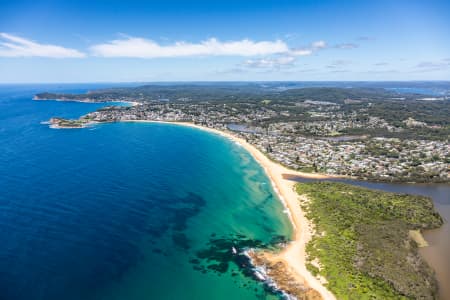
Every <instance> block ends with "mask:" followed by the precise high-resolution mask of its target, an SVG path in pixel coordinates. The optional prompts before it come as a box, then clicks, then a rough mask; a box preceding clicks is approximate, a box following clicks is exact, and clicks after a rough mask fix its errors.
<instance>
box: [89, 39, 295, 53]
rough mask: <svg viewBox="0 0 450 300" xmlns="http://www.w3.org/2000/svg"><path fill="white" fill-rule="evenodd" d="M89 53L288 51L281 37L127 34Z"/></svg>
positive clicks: (94, 48)
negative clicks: (177, 38) (171, 38)
mask: <svg viewBox="0 0 450 300" xmlns="http://www.w3.org/2000/svg"><path fill="white" fill-rule="evenodd" d="M91 51H92V54H93V55H96V56H103V57H136V58H160V57H183V56H184V57H186V56H257V55H270V54H276V53H284V52H288V51H289V48H288V46H287V44H286V43H285V42H283V41H281V40H276V41H273V42H272V41H261V42H254V41H251V40H248V39H244V40H240V41H228V42H221V41H219V40H217V39H215V38H211V39H208V40H205V41H202V42H200V43H188V42H176V43H174V44H171V45H160V44H158V43H157V42H155V41H152V40H147V39H143V38H135V37H129V38H126V39H119V40H113V41H110V42H108V43H105V44H99V45H94V46H92V47H91Z"/></svg>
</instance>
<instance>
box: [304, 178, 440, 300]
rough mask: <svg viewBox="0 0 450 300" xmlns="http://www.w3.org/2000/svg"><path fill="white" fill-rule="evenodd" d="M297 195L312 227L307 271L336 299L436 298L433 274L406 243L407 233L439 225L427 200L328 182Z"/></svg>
mask: <svg viewBox="0 0 450 300" xmlns="http://www.w3.org/2000/svg"><path fill="white" fill-rule="evenodd" d="M296 190H297V192H298V193H299V194H301V195H305V196H306V197H307V199H308V201H306V202H305V203H302V207H303V209H304V210H305V212H306V217H307V218H308V219H310V220H311V221H312V222H313V224H314V225H315V234H314V236H313V238H312V240H311V241H310V242H309V243H308V244H307V246H306V251H307V254H308V260H307V268H308V269H309V270H310V271H311V272H312V273H313V274H315V275H321V276H323V277H325V278H326V280H327V281H328V284H327V287H328V288H329V289H330V290H331V291H332V292H333V293H334V294H335V295H336V297H337V298H338V299H435V298H436V295H437V283H436V280H435V278H434V273H433V271H432V269H431V268H430V267H429V266H428V265H427V264H426V263H425V262H424V261H423V259H422V258H421V257H420V256H419V254H418V251H417V248H418V246H417V244H416V242H415V241H413V240H412V239H411V238H410V230H422V229H431V228H437V227H439V226H441V225H442V223H443V221H442V218H441V217H440V216H439V214H438V213H437V212H436V211H435V210H434V207H433V203H432V201H431V199H428V198H426V197H422V196H412V195H405V194H395V193H387V192H381V191H375V190H369V189H366V188H361V187H355V186H352V185H348V184H343V183H332V182H313V183H299V184H297V186H296Z"/></svg>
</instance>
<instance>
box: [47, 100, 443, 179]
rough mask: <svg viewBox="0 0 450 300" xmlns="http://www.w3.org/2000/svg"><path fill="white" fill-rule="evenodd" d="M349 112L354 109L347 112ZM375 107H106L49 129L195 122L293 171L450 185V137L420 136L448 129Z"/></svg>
mask: <svg viewBox="0 0 450 300" xmlns="http://www.w3.org/2000/svg"><path fill="white" fill-rule="evenodd" d="M84 100H86V99H84ZM88 100H89V99H88ZM127 100H129V99H127ZM447 101H448V100H447ZM348 105H350V106H351V105H353V106H354V107H356V108H355V109H352V110H349V109H348V108H346V107H347V106H348ZM373 105H374V104H373V103H372V102H367V101H366V102H363V101H360V100H355V99H345V100H344V101H342V102H341V103H339V102H337V103H336V101H335V102H330V101H323V100H321V101H319V100H305V101H301V102H294V103H271V100H268V99H267V100H262V101H260V102H257V103H255V102H251V101H239V99H238V100H236V101H233V102H224V101H218V102H214V101H200V102H198V101H192V100H190V99H188V98H186V97H184V98H178V99H176V100H175V101H170V100H169V99H162V100H161V99H158V100H155V101H141V102H137V103H136V102H135V103H133V105H131V106H125V107H123V106H107V107H104V108H101V109H99V110H97V111H95V112H92V113H88V114H87V115H85V116H82V117H81V118H80V119H78V120H66V119H62V118H52V119H51V120H50V123H51V126H53V127H66V128H67V127H75V128H78V127H85V126H89V125H92V124H95V123H103V122H120V121H138V120H147V121H162V122H190V123H194V124H198V125H201V126H204V127H209V128H214V129H218V130H221V131H227V132H230V133H232V134H233V135H235V136H237V137H240V138H243V139H245V140H246V141H248V142H249V143H251V144H252V145H254V146H256V147H257V148H258V149H259V150H260V151H262V152H263V153H264V154H266V155H267V156H268V157H269V158H271V159H272V160H274V161H276V162H278V163H280V164H282V165H284V166H286V167H288V168H290V169H293V170H298V171H302V172H312V173H323V174H328V175H333V176H342V177H351V178H358V179H366V180H377V181H391V182H393V181H396V182H449V181H450V146H449V142H448V136H445V135H441V138H440V139H434V138H431V139H430V138H428V137H426V136H425V135H422V136H421V134H420V132H423V131H424V130H428V131H426V132H435V131H436V130H440V129H442V130H444V129H445V125H444V126H441V125H436V124H428V123H427V122H424V121H419V120H415V119H414V118H413V117H411V116H408V117H407V118H405V119H404V120H400V121H398V120H395V122H392V121H390V122H389V121H387V120H386V119H384V118H383V117H382V116H379V115H373V114H371V112H370V108H371V107H373ZM447 126H448V125H447ZM416 133H417V135H416Z"/></svg>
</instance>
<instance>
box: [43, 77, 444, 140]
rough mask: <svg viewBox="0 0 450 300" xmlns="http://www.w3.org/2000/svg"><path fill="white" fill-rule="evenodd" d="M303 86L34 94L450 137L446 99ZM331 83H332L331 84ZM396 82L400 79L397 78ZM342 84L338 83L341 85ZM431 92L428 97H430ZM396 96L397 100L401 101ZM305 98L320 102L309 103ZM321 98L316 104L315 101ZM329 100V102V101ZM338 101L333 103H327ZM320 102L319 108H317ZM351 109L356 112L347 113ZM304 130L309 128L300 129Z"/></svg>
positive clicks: (200, 86) (361, 131) (231, 85)
mask: <svg viewBox="0 0 450 300" xmlns="http://www.w3.org/2000/svg"><path fill="white" fill-rule="evenodd" d="M323 84H324V86H322V87H314V86H306V87H301V86H302V85H301V84H299V83H294V82H291V83H290V82H283V83H281V82H278V83H277V82H268V83H245V82H240V83H239V82H234V83H209V84H208V83H187V84H169V83H168V84H151V85H144V86H138V87H126V88H109V89H100V90H95V91H91V92H88V93H86V94H55V93H40V94H37V95H36V99H62V100H78V101H93V102H106V101H134V102H146V103H155V102H157V103H167V102H170V103H184V104H186V103H190V104H199V103H203V104H205V105H206V104H212V103H214V104H216V105H217V104H222V103H223V104H227V105H228V106H229V107H231V106H232V107H233V108H234V109H235V111H234V112H233V113H234V114H236V115H237V114H238V113H239V112H243V111H246V110H256V109H262V108H267V109H270V110H271V111H275V112H278V113H280V112H289V113H288V114H278V115H276V116H273V118H271V119H265V120H263V121H262V120H254V123H255V124H254V125H259V126H267V124H269V123H275V122H298V121H300V122H312V121H327V120H328V121H332V120H334V119H335V118H334V117H331V118H330V116H327V117H324V116H322V117H320V116H312V115H311V111H312V110H314V111H329V112H330V111H332V112H333V114H332V116H335V115H336V114H339V113H343V114H344V115H345V117H344V119H348V120H350V119H351V120H356V121H361V120H365V121H367V120H368V118H369V116H370V117H379V118H381V119H383V120H385V121H386V122H387V123H389V124H390V125H392V126H395V127H396V128H397V129H398V130H394V131H388V130H386V129H384V128H376V129H373V128H372V129H370V128H346V129H343V130H341V131H340V132H339V134H343V135H346V134H368V135H370V136H384V137H398V138H405V139H407V138H413V139H429V140H447V139H448V138H449V136H450V118H449V115H450V101H449V100H448V99H447V100H437V101H423V100H420V99H422V98H424V97H427V96H425V95H419V94H407V93H401V94H400V93H398V92H395V91H391V90H388V89H383V88H380V87H378V86H377V85H375V86H374V87H371V86H370V85H368V86H369V87H368V86H361V84H362V83H359V84H358V83H348V84H349V85H350V86H353V87H352V88H348V87H343V86H342V87H333V86H327V84H326V83H323ZM330 84H332V83H330ZM399 84H400V83H399ZM341 85H342V84H341ZM430 97H431V96H430ZM400 99H401V100H400ZM308 101H316V102H319V103H316V104H311V103H308ZM320 102H321V104H320ZM330 104H331V105H330ZM332 104H337V105H332ZM320 105H321V107H320ZM352 114H356V116H352ZM408 118H413V119H415V120H416V121H420V122H425V123H426V125H427V126H423V127H417V126H415V127H407V126H406V125H405V123H404V121H405V120H407V119H408ZM304 134H305V135H309V134H310V133H309V132H304Z"/></svg>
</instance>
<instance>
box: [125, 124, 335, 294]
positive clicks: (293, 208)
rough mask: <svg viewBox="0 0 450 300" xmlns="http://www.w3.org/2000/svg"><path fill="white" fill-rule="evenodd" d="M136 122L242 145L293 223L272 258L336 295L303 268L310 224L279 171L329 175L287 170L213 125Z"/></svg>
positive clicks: (303, 279) (307, 175)
mask: <svg viewBox="0 0 450 300" xmlns="http://www.w3.org/2000/svg"><path fill="white" fill-rule="evenodd" d="M131 122H133V121H131ZM136 122H153V123H155V122H156V123H169V124H177V125H182V126H189V127H194V128H198V129H201V130H206V131H209V132H212V133H215V134H219V135H221V136H224V137H226V138H229V139H231V140H232V141H234V142H236V143H238V144H240V145H241V146H242V147H244V148H245V149H246V150H247V151H248V152H249V153H250V154H251V155H252V156H253V157H254V158H255V160H256V161H257V162H258V163H259V164H260V165H261V166H262V167H263V168H264V170H265V172H266V174H267V175H268V176H269V178H270V180H271V182H272V185H273V188H274V190H275V191H276V192H277V194H278V197H279V198H280V200H281V201H282V202H283V205H284V206H285V207H286V208H287V210H288V212H289V218H290V220H291V222H292V225H293V227H294V236H293V240H292V242H290V243H289V244H288V245H287V247H286V248H285V249H283V250H282V251H281V252H280V253H279V254H277V255H274V257H273V259H274V260H281V261H283V262H285V263H286V264H287V265H288V266H290V268H291V271H292V273H293V275H294V277H296V278H298V280H299V281H300V282H301V283H304V282H306V284H307V285H308V286H309V287H311V288H313V289H315V290H316V291H317V292H319V293H320V295H321V296H322V298H323V299H336V298H335V297H334V295H333V294H332V293H331V292H330V291H329V290H328V289H327V288H326V287H325V286H323V285H322V283H321V282H320V280H319V279H317V278H316V277H314V276H313V275H312V274H311V273H310V272H309V271H308V270H307V269H306V265H305V262H306V251H305V246H306V243H308V241H309V240H310V239H311V236H312V228H311V224H310V222H309V220H308V219H306V217H305V214H304V212H303V210H302V209H301V207H300V202H299V198H300V196H299V195H298V194H297V192H296V191H295V190H294V184H295V182H293V181H290V180H287V179H284V178H283V175H295V176H301V177H305V178H315V179H322V178H330V176H327V175H323V174H310V173H303V172H297V171H293V170H289V169H287V168H285V167H283V166H281V165H279V164H277V163H275V162H273V161H271V160H270V159H269V158H268V157H267V156H265V155H264V154H263V153H261V152H260V151H259V150H258V149H256V148H255V147H254V146H252V145H251V144H249V143H248V142H246V141H245V140H244V139H242V138H239V137H236V136H234V135H232V134H231V133H228V132H223V131H220V130H217V129H212V128H208V127H204V126H199V125H195V124H192V123H184V122H159V121H136Z"/></svg>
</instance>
